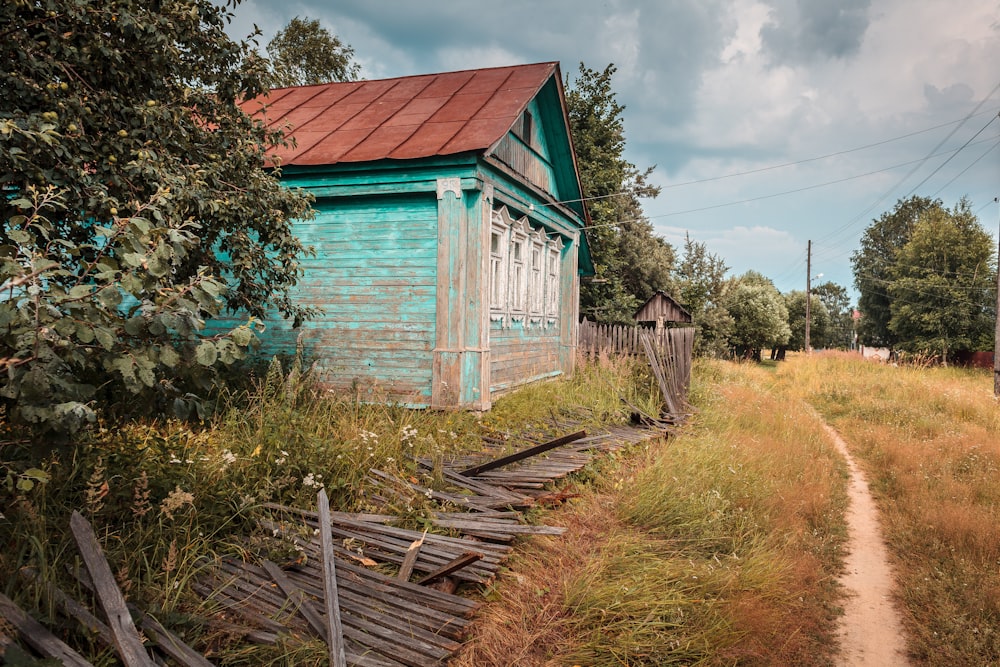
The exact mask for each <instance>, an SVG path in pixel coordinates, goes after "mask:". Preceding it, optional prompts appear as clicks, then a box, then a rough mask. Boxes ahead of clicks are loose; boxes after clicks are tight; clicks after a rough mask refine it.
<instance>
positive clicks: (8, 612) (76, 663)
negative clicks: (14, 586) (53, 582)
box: [0, 593, 93, 667]
mask: <svg viewBox="0 0 1000 667" xmlns="http://www.w3.org/2000/svg"><path fill="white" fill-rule="evenodd" d="M0 618H4V619H6V620H7V622H9V623H10V624H11V625H13V626H14V627H15V628H17V632H18V635H19V636H20V637H21V639H23V640H24V642H25V643H27V644H28V645H29V646H31V647H32V648H33V649H35V650H36V651H38V652H39V653H41V654H42V655H43V656H45V657H46V658H55V659H56V660H59V661H60V662H62V664H64V665H67V667H93V665H91V664H90V663H89V662H87V660H86V659H85V658H84V657H83V656H82V655H80V654H79V653H77V652H76V651H74V650H73V649H72V648H70V647H69V646H68V645H67V644H66V643H65V642H63V641H62V640H61V639H59V638H58V637H56V636H55V635H54V634H52V633H51V632H49V631H48V630H47V629H46V628H45V626H43V625H42V624H41V623H39V622H38V621H36V620H35V619H33V618H32V617H31V616H29V615H28V614H27V613H26V612H25V611H24V610H22V609H21V608H20V607H18V606H17V605H16V604H14V602H13V600H11V599H10V598H8V597H7V596H6V595H4V594H3V593H0Z"/></svg>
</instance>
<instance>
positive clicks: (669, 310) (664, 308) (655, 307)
mask: <svg viewBox="0 0 1000 667" xmlns="http://www.w3.org/2000/svg"><path fill="white" fill-rule="evenodd" d="M635 321H636V323H638V324H645V325H647V326H648V325H650V324H653V325H655V326H656V328H657V330H659V329H662V328H663V327H664V326H665V325H666V324H667V323H686V324H690V323H691V313H689V312H688V311H687V310H685V309H684V307H683V306H682V305H681V304H679V303H677V301H676V300H675V299H674V298H673V297H672V296H670V295H669V294H667V293H666V292H664V291H663V290H658V291H657V292H656V294H654V295H653V296H651V297H649V299H648V300H647V301H646V303H644V304H642V306H640V307H639V310H637V311H636V313H635Z"/></svg>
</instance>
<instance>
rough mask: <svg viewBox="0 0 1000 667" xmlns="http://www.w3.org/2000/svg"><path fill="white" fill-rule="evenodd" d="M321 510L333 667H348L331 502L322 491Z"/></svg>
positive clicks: (325, 583) (327, 616) (328, 624)
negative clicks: (338, 590) (331, 526)
mask: <svg viewBox="0 0 1000 667" xmlns="http://www.w3.org/2000/svg"><path fill="white" fill-rule="evenodd" d="M316 504H317V506H318V507H317V509H318V510H319V535H320V547H321V548H322V553H323V583H324V585H325V589H326V600H325V602H326V622H327V628H328V636H327V642H328V643H329V646H330V665H331V667H347V656H346V654H345V652H344V629H343V627H342V625H341V622H340V601H339V600H338V596H337V567H336V565H335V564H334V557H333V534H332V533H331V531H330V501H329V500H327V497H326V490H325V489H320V490H319V493H318V494H317V496H316Z"/></svg>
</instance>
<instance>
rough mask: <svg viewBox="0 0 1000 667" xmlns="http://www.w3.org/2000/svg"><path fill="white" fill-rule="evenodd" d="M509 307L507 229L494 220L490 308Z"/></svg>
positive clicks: (491, 239) (491, 238) (491, 240)
mask: <svg viewBox="0 0 1000 667" xmlns="http://www.w3.org/2000/svg"><path fill="white" fill-rule="evenodd" d="M506 307H507V230H506V228H505V227H504V226H502V225H498V224H497V221H496V220H494V222H493V228H492V229H491V230H490V309H491V310H503V309H505V308H506Z"/></svg>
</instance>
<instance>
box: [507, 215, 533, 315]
mask: <svg viewBox="0 0 1000 667" xmlns="http://www.w3.org/2000/svg"><path fill="white" fill-rule="evenodd" d="M530 234H531V225H530V224H528V218H527V217H523V218H521V219H519V220H517V221H516V222H515V223H514V224H513V225H511V228H510V262H509V263H510V274H509V275H510V278H509V280H508V283H507V286H508V289H507V293H508V294H509V295H510V301H509V303H510V315H511V319H513V320H514V321H518V320H522V319H524V316H525V315H526V314H527V308H528V265H527V259H528V247H529V243H528V237H529V235H530Z"/></svg>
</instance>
